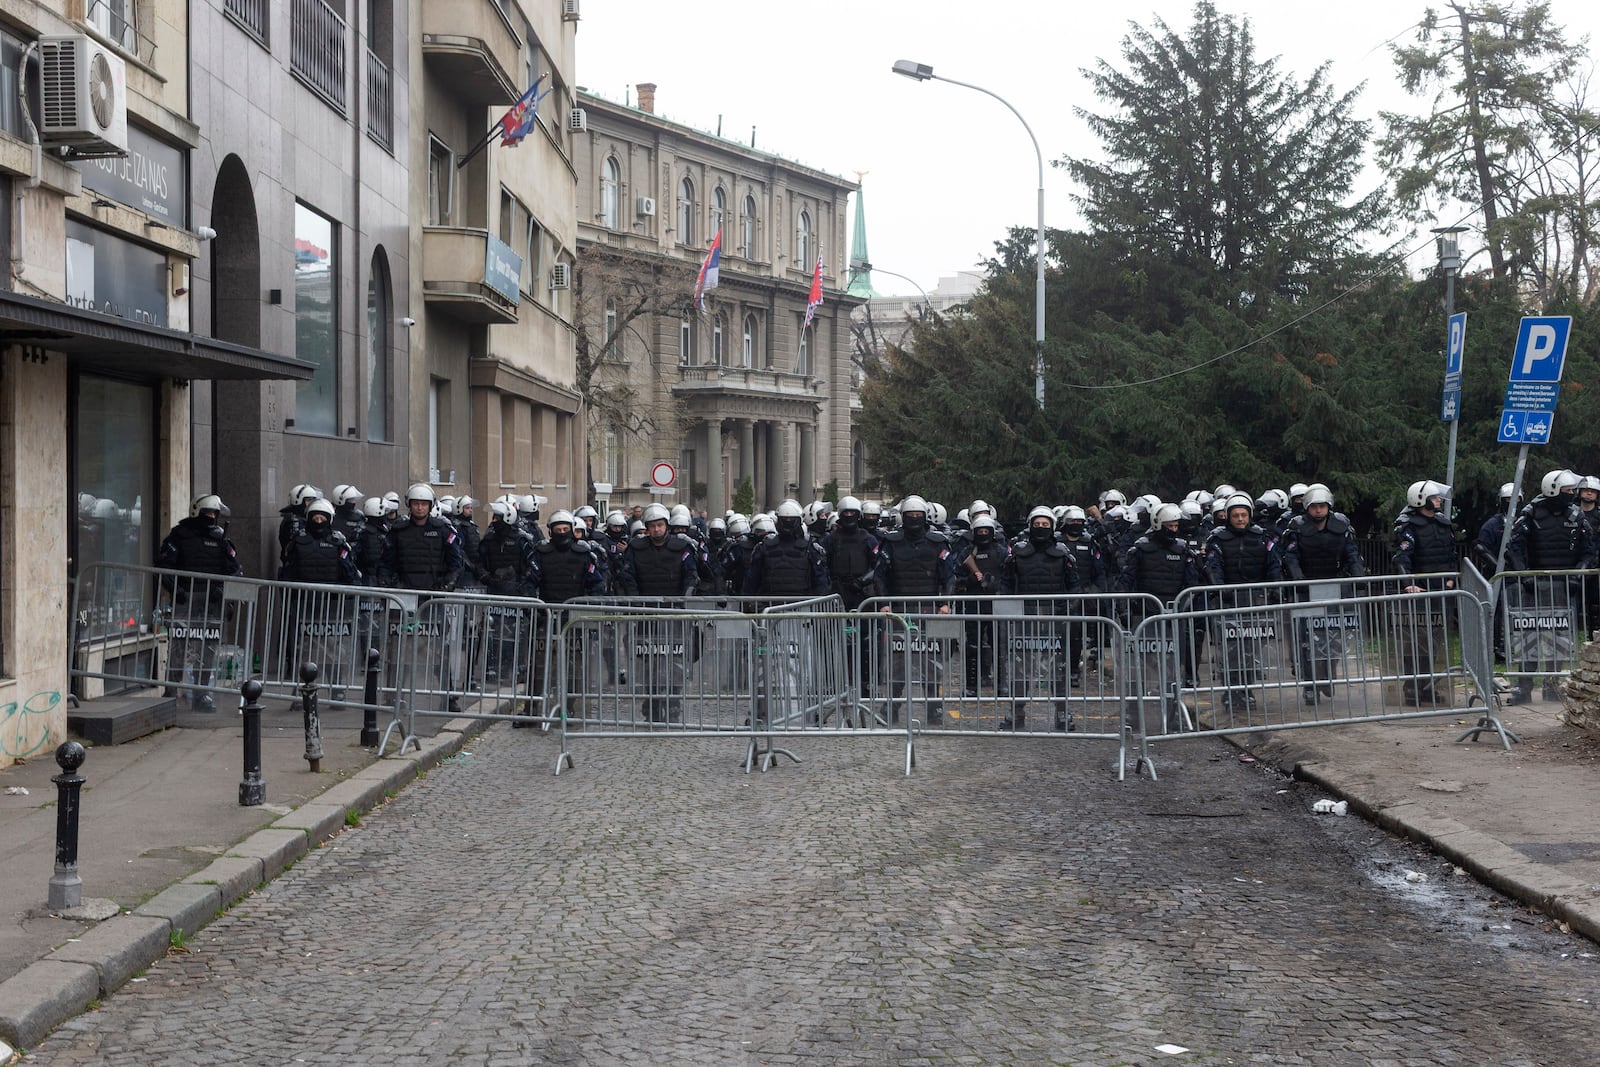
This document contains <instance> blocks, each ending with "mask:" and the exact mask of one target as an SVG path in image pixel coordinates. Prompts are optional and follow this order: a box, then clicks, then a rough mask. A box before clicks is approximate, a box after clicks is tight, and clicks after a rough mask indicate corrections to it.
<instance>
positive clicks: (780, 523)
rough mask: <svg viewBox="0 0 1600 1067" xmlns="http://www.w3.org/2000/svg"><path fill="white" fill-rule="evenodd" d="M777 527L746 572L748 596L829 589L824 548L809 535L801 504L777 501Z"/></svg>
mask: <svg viewBox="0 0 1600 1067" xmlns="http://www.w3.org/2000/svg"><path fill="white" fill-rule="evenodd" d="M775 524H776V526H777V531H776V532H775V533H773V534H771V535H769V536H768V537H766V538H765V539H764V540H763V541H762V542H761V543H760V544H759V545H757V546H756V549H755V552H754V553H753V554H752V555H751V557H750V567H749V569H748V570H747V571H746V572H745V578H744V589H743V592H744V594H745V595H746V596H765V597H775V596H786V597H805V596H822V595H824V594H826V593H827V592H828V574H827V570H826V568H825V567H824V566H823V562H822V549H821V546H820V545H818V544H817V543H816V542H815V541H811V540H809V539H808V538H807V537H806V529H805V515H804V511H803V510H802V509H801V507H800V505H799V504H798V503H796V502H795V501H793V500H785V501H784V502H783V503H781V504H779V505H778V513H777V518H776V520H775Z"/></svg>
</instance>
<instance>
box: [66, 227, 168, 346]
mask: <svg viewBox="0 0 1600 1067" xmlns="http://www.w3.org/2000/svg"><path fill="white" fill-rule="evenodd" d="M67 303H69V304H71V305H72V306H73V307H80V308H83V309H84V310H86V311H98V312H100V313H101V314H102V315H111V316H114V317H116V318H119V319H126V320H128V321H129V322H138V323H143V324H144V325H146V326H165V325H166V324H167V257H166V255H165V254H163V253H161V252H157V251H155V250H154V249H150V248H146V247H144V246H143V245H138V244H134V243H133V242H132V241H129V240H127V239H125V238H122V237H118V236H117V235H116V234H114V233H107V232H106V231H105V230H97V229H95V228H94V227H93V226H86V225H84V224H83V223H81V222H73V221H71V220H68V222H67Z"/></svg>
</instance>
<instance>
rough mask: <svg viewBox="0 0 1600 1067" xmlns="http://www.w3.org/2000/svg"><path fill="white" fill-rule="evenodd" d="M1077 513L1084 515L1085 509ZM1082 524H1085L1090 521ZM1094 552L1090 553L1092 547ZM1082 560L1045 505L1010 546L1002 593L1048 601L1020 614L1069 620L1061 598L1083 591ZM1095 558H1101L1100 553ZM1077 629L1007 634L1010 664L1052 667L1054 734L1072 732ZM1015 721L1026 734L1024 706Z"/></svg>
mask: <svg viewBox="0 0 1600 1067" xmlns="http://www.w3.org/2000/svg"><path fill="white" fill-rule="evenodd" d="M1078 513H1079V515H1083V512H1082V509H1079V512H1078ZM1068 514H1069V515H1070V514H1071V512H1070V511H1069V512H1068ZM1084 518H1085V519H1087V516H1084ZM1082 535H1083V529H1082V527H1080V528H1079V536H1082ZM1086 543H1087V539H1086ZM1090 548H1091V551H1092V546H1090ZM1079 558H1080V557H1079V555H1078V553H1077V552H1076V551H1075V550H1074V549H1073V548H1072V547H1069V546H1068V545H1067V544H1066V543H1064V542H1063V541H1062V540H1061V539H1060V538H1058V537H1056V532H1055V512H1053V511H1051V510H1050V509H1049V508H1047V507H1044V506H1042V505H1041V506H1039V507H1036V508H1034V509H1033V510H1032V511H1030V512H1029V513H1028V528H1027V530H1025V531H1024V533H1023V536H1021V537H1019V538H1018V539H1017V540H1016V541H1015V542H1014V543H1013V544H1012V546H1011V552H1010V555H1009V556H1007V558H1006V565H1005V581H1004V586H1003V588H1004V589H1005V590H1006V591H1007V592H1010V593H1014V594H1015V595H1017V596H1025V597H1041V598H1045V597H1048V598H1050V599H1039V600H1026V601H1024V602H1023V605H1022V610H1023V613H1024V614H1026V615H1042V616H1049V615H1066V614H1071V613H1072V609H1071V607H1070V606H1069V605H1067V604H1064V603H1062V602H1061V601H1060V600H1059V599H1057V598H1060V597H1065V596H1070V595H1071V594H1074V593H1076V592H1078V591H1079V589H1080V588H1081V586H1082V582H1081V575H1080V573H1079V571H1078V560H1079ZM1095 558H1096V559H1098V558H1099V557H1098V553H1096V555H1095ZM1075 629H1078V627H1074V626H1073V625H1072V624H1070V623H1054V622H1032V623H1024V624H1022V625H1020V626H1016V627H1012V628H1010V629H1008V631H1007V642H1006V643H1007V644H1008V645H1009V646H1011V647H1010V648H1008V649H1007V653H1008V655H1009V656H1010V657H1011V658H1013V659H1021V660H1022V661H1023V663H1024V664H1026V663H1027V662H1029V661H1030V660H1035V659H1040V660H1047V661H1048V662H1049V663H1050V666H1051V670H1050V677H1051V683H1052V688H1051V693H1052V699H1053V701H1054V704H1055V728H1056V729H1057V730H1058V731H1063V732H1064V731H1067V730H1070V729H1071V728H1072V716H1071V715H1070V714H1069V713H1068V709H1067V694H1068V691H1069V689H1070V688H1071V687H1072V686H1073V685H1076V684H1078V681H1079V679H1077V678H1076V677H1074V675H1076V673H1077V671H1078V666H1077V659H1075V658H1074V653H1073V648H1074V641H1073V634H1072V631H1073V630H1075ZM1083 640H1084V637H1083V635H1082V634H1079V635H1078V637H1077V642H1078V644H1079V645H1081V644H1082V642H1083ZM1024 669H1026V668H1024ZM1028 673H1030V674H1031V673H1033V672H1031V671H1030V672H1028ZM1012 719H1013V720H1014V722H1015V725H1016V728H1017V729H1019V730H1020V729H1022V728H1023V726H1024V718H1023V709H1022V708H1021V707H1020V706H1019V707H1018V708H1017V709H1016V712H1015V714H1014V715H1013V716H1012Z"/></svg>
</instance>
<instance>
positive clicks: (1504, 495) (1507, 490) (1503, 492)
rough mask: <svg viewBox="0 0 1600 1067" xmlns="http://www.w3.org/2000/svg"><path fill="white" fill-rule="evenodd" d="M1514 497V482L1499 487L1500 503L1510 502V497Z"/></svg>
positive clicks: (1515, 484)
mask: <svg viewBox="0 0 1600 1067" xmlns="http://www.w3.org/2000/svg"><path fill="white" fill-rule="evenodd" d="M1516 495H1517V483H1516V482H1506V483H1505V484H1504V485H1502V486H1501V487H1500V499H1501V500H1502V501H1506V500H1510V499H1511V498H1512V497H1514V496H1516Z"/></svg>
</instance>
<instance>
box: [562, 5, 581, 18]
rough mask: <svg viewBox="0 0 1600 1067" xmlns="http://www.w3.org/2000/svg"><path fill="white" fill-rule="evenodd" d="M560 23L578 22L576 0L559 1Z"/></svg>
mask: <svg viewBox="0 0 1600 1067" xmlns="http://www.w3.org/2000/svg"><path fill="white" fill-rule="evenodd" d="M561 21H563V22H577V21H578V0H561Z"/></svg>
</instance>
